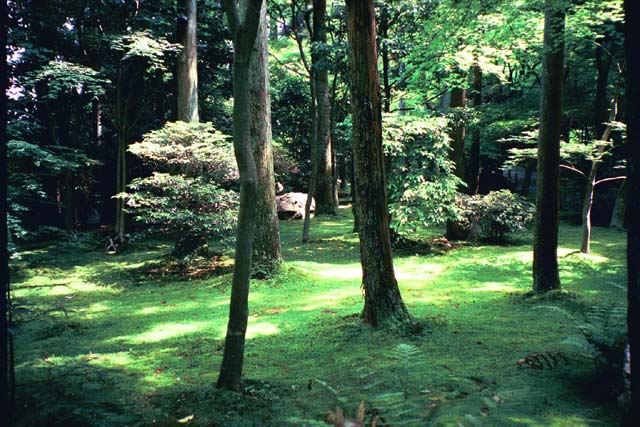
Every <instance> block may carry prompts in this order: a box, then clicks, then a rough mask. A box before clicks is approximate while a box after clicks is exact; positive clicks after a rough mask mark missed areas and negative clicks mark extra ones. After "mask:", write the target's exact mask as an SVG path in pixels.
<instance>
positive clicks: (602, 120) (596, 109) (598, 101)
mask: <svg viewBox="0 0 640 427" xmlns="http://www.w3.org/2000/svg"><path fill="white" fill-rule="evenodd" d="M605 40H606V37H599V38H598V39H596V42H597V45H596V49H595V63H596V70H597V71H598V77H597V79H596V93H595V96H594V98H593V121H594V127H595V132H596V133H595V136H596V137H598V136H600V135H602V134H603V133H604V131H605V128H606V127H607V125H606V121H607V117H608V116H609V114H608V113H607V108H608V107H609V106H608V103H607V100H608V99H609V97H608V96H607V85H608V83H609V70H610V68H611V58H610V57H609V53H608V52H607V50H606V49H605V48H604V46H603V43H605Z"/></svg>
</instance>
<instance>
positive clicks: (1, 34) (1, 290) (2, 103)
mask: <svg viewBox="0 0 640 427" xmlns="http://www.w3.org/2000/svg"><path fill="white" fill-rule="evenodd" d="M7 12H8V11H7V2H5V1H3V2H1V3H0V16H1V17H2V18H0V21H1V23H2V28H1V29H0V46H2V50H3V57H2V61H0V375H2V377H1V378H0V412H1V413H3V414H6V416H5V418H6V419H7V422H8V423H11V415H12V411H11V409H12V405H11V404H10V402H11V399H10V396H9V379H10V375H9V333H8V332H9V331H8V326H9V323H8V315H9V250H8V243H9V241H8V236H9V230H8V229H7V210H8V203H7V191H8V174H9V171H8V166H7V116H8V114H7V96H6V92H7V89H8V87H9V76H8V72H9V69H8V66H7V61H6V60H5V58H6V46H7V16H8V13H7Z"/></svg>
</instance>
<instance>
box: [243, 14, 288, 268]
mask: <svg viewBox="0 0 640 427" xmlns="http://www.w3.org/2000/svg"><path fill="white" fill-rule="evenodd" d="M268 42H269V31H268V22H267V6H266V3H263V4H262V10H261V11H260V26H259V28H258V34H257V36H256V42H255V45H254V47H253V53H252V55H253V57H252V59H251V71H250V73H251V77H250V84H251V89H250V90H251V101H250V102H251V145H252V146H253V155H254V157H255V161H256V169H257V171H258V190H257V191H258V194H257V200H256V221H255V226H254V227H255V231H254V238H253V265H254V270H256V267H258V268H259V269H260V272H261V274H270V273H273V272H275V271H277V270H278V268H279V267H280V264H282V247H281V245H280V228H279V227H280V226H279V223H278V211H277V207H276V192H275V188H276V182H275V176H274V170H273V147H272V136H271V97H270V94H269V43H268Z"/></svg>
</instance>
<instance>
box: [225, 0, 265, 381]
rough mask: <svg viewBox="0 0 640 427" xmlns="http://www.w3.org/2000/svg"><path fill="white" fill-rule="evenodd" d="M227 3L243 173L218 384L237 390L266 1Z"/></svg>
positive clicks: (252, 216) (235, 122) (251, 225)
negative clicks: (257, 71) (255, 69)
mask: <svg viewBox="0 0 640 427" xmlns="http://www.w3.org/2000/svg"><path fill="white" fill-rule="evenodd" d="M223 4H224V8H225V13H226V15H227V19H228V21H229V27H230V28H231V33H232V35H233V50H234V54H233V147H234V152H235V156H236V161H237V163H238V171H239V173H240V209H239V213H238V230H237V233H236V250H235V263H234V265H233V279H232V283H231V302H230V304H229V322H228V324H227V335H226V338H225V341H224V353H223V355H222V363H221V365H220V376H219V377H218V382H217V387H218V388H223V389H227V390H236V391H237V390H239V389H240V384H241V381H242V367H243V364H244V342H245V336H246V333H247V322H248V317H249V277H250V275H251V260H252V252H253V234H254V233H253V228H254V222H255V208H256V196H257V191H258V172H257V170H256V161H255V158H254V156H253V150H252V148H251V129H250V123H251V101H250V97H251V89H250V84H249V78H250V75H251V73H250V69H251V57H252V51H253V45H254V43H255V40H256V34H257V32H258V25H259V23H260V11H261V10H262V0H243V1H241V2H240V5H239V6H238V5H236V1H235V0H224V1H223ZM239 8H240V10H238V9H239Z"/></svg>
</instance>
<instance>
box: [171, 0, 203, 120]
mask: <svg viewBox="0 0 640 427" xmlns="http://www.w3.org/2000/svg"><path fill="white" fill-rule="evenodd" d="M196 23H197V7H196V0H178V43H180V44H181V45H182V51H181V52H180V54H179V55H178V61H177V67H176V71H177V72H176V80H177V82H178V88H177V89H178V90H177V98H178V120H181V121H183V122H194V123H197V122H198V121H199V116H198V48H197V31H196V27H197V24H196Z"/></svg>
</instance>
